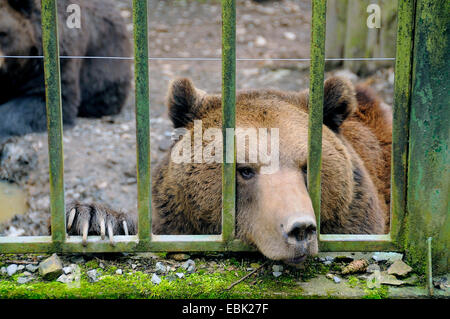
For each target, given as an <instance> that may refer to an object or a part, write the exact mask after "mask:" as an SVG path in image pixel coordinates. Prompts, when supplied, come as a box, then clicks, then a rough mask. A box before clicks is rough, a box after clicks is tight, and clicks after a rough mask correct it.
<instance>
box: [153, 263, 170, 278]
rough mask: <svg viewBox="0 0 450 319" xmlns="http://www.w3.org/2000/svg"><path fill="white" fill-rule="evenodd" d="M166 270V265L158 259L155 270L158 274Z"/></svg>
mask: <svg viewBox="0 0 450 319" xmlns="http://www.w3.org/2000/svg"><path fill="white" fill-rule="evenodd" d="M166 271H167V268H166V266H164V264H163V263H162V262H160V261H158V262H157V263H156V265H155V272H156V273H157V274H158V275H161V274H164V273H165V272H166Z"/></svg>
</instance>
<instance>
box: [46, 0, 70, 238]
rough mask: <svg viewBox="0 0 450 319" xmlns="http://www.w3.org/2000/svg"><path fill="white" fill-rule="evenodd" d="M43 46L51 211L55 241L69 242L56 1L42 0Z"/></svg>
mask: <svg viewBox="0 0 450 319" xmlns="http://www.w3.org/2000/svg"><path fill="white" fill-rule="evenodd" d="M41 21H42V46H43V50H44V75H45V87H46V90H45V93H46V94H45V97H46V106H47V131H48V155H49V172H50V212H51V231H52V240H53V242H54V243H56V244H60V243H62V242H64V241H65V238H66V219H65V205H64V158H63V143H62V105H61V82H60V66H59V46H58V22H57V7H56V0H42V18H41Z"/></svg>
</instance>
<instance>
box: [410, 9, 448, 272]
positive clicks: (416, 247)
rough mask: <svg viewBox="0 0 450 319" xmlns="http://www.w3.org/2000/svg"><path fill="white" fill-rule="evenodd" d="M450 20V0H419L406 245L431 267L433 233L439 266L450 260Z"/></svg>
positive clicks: (415, 259) (417, 262)
mask: <svg viewBox="0 0 450 319" xmlns="http://www.w3.org/2000/svg"><path fill="white" fill-rule="evenodd" d="M449 22H450V1H440V0H416V14H415V26H414V53H413V54H414V56H413V73H412V79H413V80H412V83H413V84H412V91H411V112H410V121H409V146H408V147H409V149H408V184H407V216H406V218H405V219H406V221H407V222H406V223H405V240H404V244H405V246H404V249H405V252H406V255H407V257H408V261H409V262H410V263H411V265H413V266H417V268H419V269H425V262H424V261H425V260H426V255H427V253H426V251H427V249H426V240H427V238H428V237H430V236H432V237H433V269H434V271H435V272H447V271H448V269H449V264H450V255H449V254H448V247H450V218H449V206H448V203H449V194H450V183H449V181H450V170H449V167H450V152H449V147H448V141H450V130H449V128H450V108H449V105H450V81H449V80H448V74H449V73H450V63H448V61H450V40H449V39H450V38H449V34H450V32H449V31H450V23H449Z"/></svg>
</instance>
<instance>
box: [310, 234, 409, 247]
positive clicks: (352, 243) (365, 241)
mask: <svg viewBox="0 0 450 319" xmlns="http://www.w3.org/2000/svg"><path fill="white" fill-rule="evenodd" d="M341 236H343V235H320V241H319V250H320V251H400V250H401V249H399V247H398V246H396V245H395V244H394V243H393V242H392V240H391V238H390V236H389V235H345V236H346V237H348V238H349V240H344V238H342V237H341Z"/></svg>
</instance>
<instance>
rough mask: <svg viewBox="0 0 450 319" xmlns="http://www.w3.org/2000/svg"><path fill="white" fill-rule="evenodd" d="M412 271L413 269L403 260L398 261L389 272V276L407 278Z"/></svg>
mask: <svg viewBox="0 0 450 319" xmlns="http://www.w3.org/2000/svg"><path fill="white" fill-rule="evenodd" d="M411 271H412V268H411V267H410V266H408V265H407V264H405V263H404V262H403V261H401V260H396V261H395V262H394V263H393V264H392V265H391V266H390V267H389V268H388V270H387V272H388V274H389V275H396V276H400V277H405V276H406V275H407V274H409V273H410V272H411Z"/></svg>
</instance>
